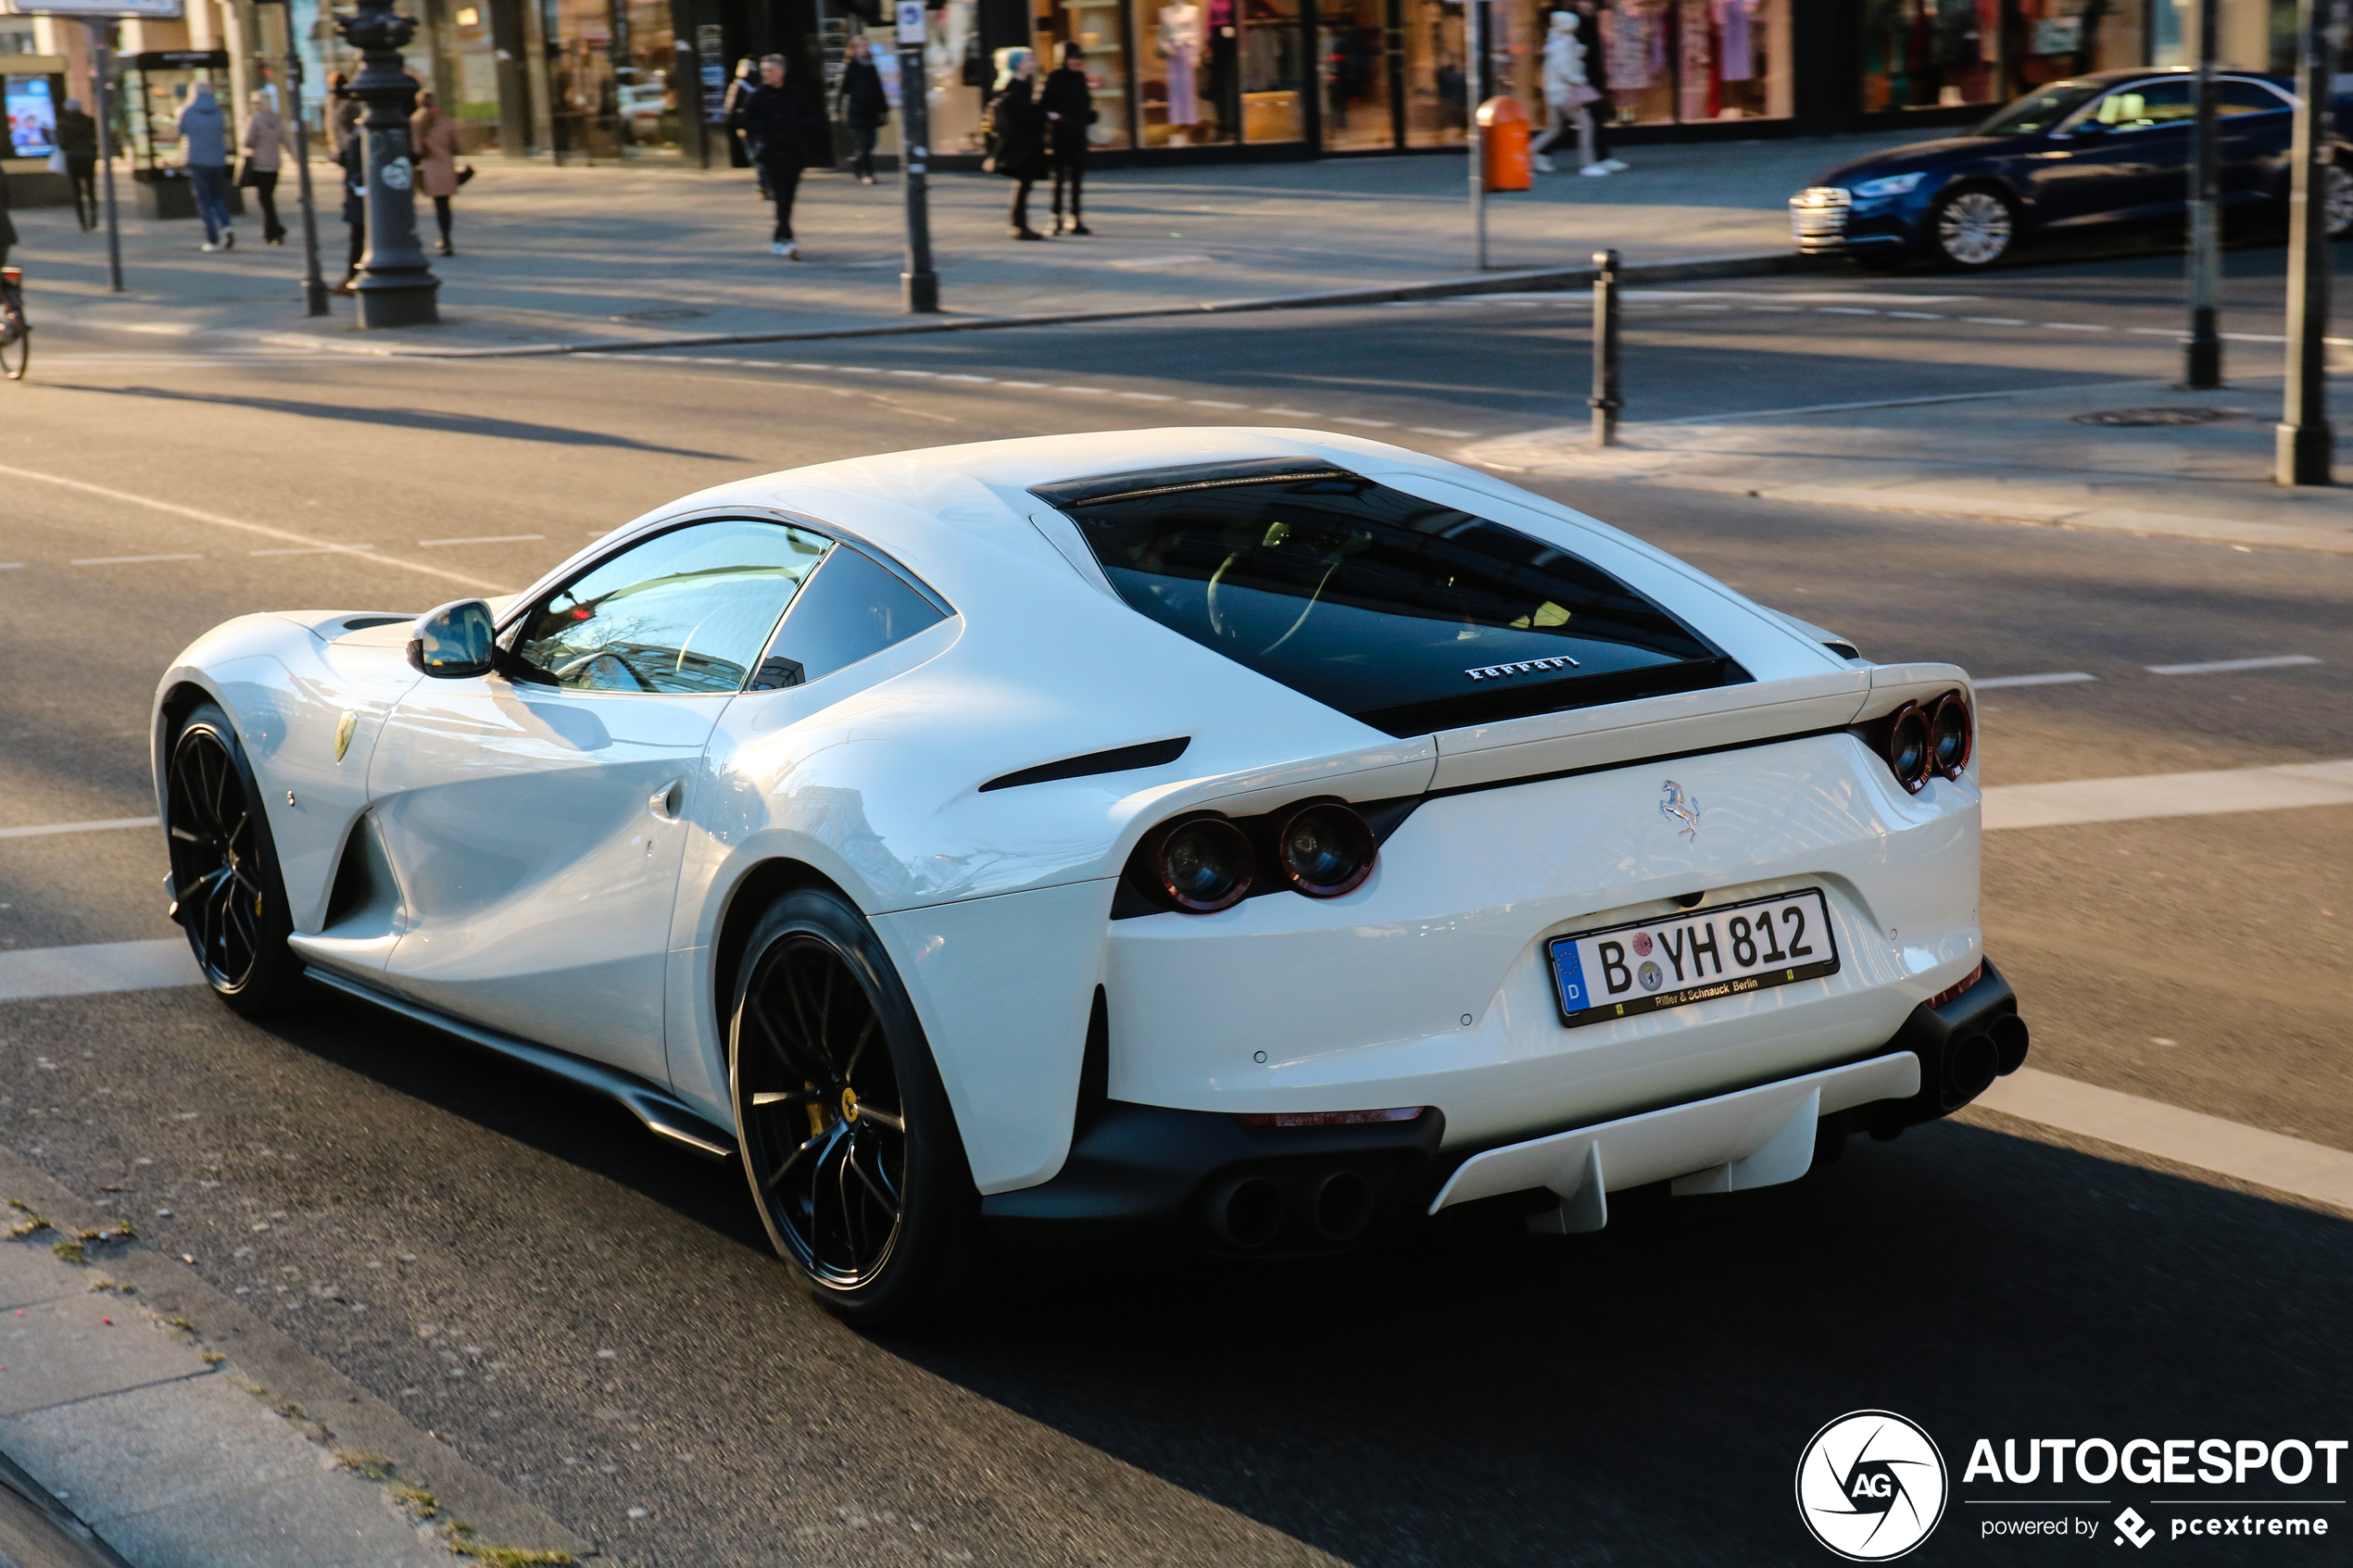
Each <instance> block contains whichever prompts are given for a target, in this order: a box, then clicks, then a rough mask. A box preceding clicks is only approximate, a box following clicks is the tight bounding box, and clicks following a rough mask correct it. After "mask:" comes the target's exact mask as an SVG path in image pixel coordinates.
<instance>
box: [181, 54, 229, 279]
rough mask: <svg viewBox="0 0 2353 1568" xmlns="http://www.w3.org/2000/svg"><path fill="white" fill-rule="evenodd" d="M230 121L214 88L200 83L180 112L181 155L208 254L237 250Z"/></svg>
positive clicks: (204, 247) (207, 83) (208, 84)
mask: <svg viewBox="0 0 2353 1568" xmlns="http://www.w3.org/2000/svg"><path fill="white" fill-rule="evenodd" d="M229 141H230V137H229V117H228V116H227V115H225V114H223V113H221V111H220V105H219V104H218V103H216V102H215V101H214V100H213V96H212V84H211V83H210V82H197V83H196V86H195V91H194V92H192V93H190V94H188V107H185V108H183V109H182V110H181V111H180V151H181V161H182V162H183V163H185V164H186V165H187V168H188V183H189V184H191V185H193V186H194V187H195V194H196V216H197V217H199V218H201V219H203V220H204V245H203V247H202V248H203V249H206V250H234V249H236V248H237V234H236V231H235V230H233V229H232V228H230V227H229Z"/></svg>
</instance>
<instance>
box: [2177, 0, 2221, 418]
mask: <svg viewBox="0 0 2353 1568" xmlns="http://www.w3.org/2000/svg"><path fill="white" fill-rule="evenodd" d="M2220 10H2221V0H2197V89H2196V91H2197V124H2196V132H2195V134H2196V156H2195V157H2193V158H2192V159H2191V162H2190V278H2189V282H2190V341H2189V345H2188V350H2187V352H2188V363H2187V365H2186V367H2185V369H2186V371H2187V374H2186V376H2185V377H2184V383H2185V384H2186V385H2187V386H2188V387H2189V388H2190V389H2191V390H2192V391H2198V392H2203V391H2208V390H2211V389H2212V388H2214V387H2218V386H2221V384H2222V335H2221V332H2218V331H2217V330H2216V325H2215V320H2214V310H2215V303H2216V300H2217V299H2218V298H2219V296H2220V295H2221V292H2222V230H2221V153H2220V149H2219V147H2218V146H2217V144H2216V141H2215V119H2216V116H2217V114H2218V112H2219V109H2218V106H2217V104H2216V102H2215V94H2214V54H2215V17H2216V14H2217V13H2218V12H2219V11H2220Z"/></svg>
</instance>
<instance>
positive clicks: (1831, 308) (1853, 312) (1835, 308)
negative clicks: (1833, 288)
mask: <svg viewBox="0 0 2353 1568" xmlns="http://www.w3.org/2000/svg"><path fill="white" fill-rule="evenodd" d="M1814 313H1815V314H1816V315H1818V316H1876V315H1878V314H1879V312H1878V311H1876V310H1866V309H1865V308H1863V307H1861V306H1859V305H1818V306H1816V307H1814Z"/></svg>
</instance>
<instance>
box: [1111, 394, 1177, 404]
mask: <svg viewBox="0 0 2353 1568" xmlns="http://www.w3.org/2000/svg"><path fill="white" fill-rule="evenodd" d="M1120 395H1121V396H1122V397H1133V398H1135V399H1136V400H1137V401H1138V402H1139V403H1174V402H1176V395H1174V394H1173V393H1166V392H1123V393H1121V394H1120Z"/></svg>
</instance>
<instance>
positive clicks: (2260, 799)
mask: <svg viewBox="0 0 2353 1568" xmlns="http://www.w3.org/2000/svg"><path fill="white" fill-rule="evenodd" d="M2314 806H2353V761H2338V762H2289V763H2285V764H2283V765H2281V766H2279V767H2275V768H2223V769H2218V770H2216V771H2211V772H2201V773H2142V774H2138V775H2135V776H2133V777H2130V778H2121V779H2076V780H2072V781H2070V782H2069V783H2066V784H1997V785H1995V786H1994V787H1993V788H1991V789H1988V790H1987V791H1986V792H1985V817H1984V821H1985V827H1986V830H1987V831H1988V832H1993V831H1995V830H1999V829H2007V828H2048V827H2066V826H2070V825H2072V824H2074V823H2078V822H2138V821H2141V820H2143V819H2145V818H2149V817H2213V816H2222V815H2226V814H2228V813H2231V812H2234V811H2284V810H2295V809H2304V808H2309V807H2314Z"/></svg>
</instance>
